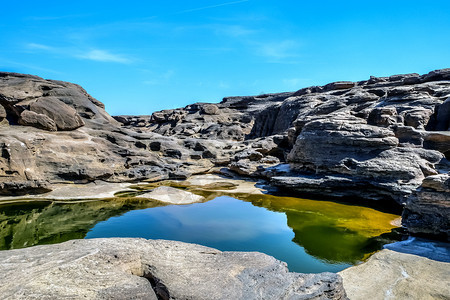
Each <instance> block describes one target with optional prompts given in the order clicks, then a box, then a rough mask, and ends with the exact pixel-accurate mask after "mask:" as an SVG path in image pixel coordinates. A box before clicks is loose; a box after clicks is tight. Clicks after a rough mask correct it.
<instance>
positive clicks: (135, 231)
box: [0, 191, 398, 272]
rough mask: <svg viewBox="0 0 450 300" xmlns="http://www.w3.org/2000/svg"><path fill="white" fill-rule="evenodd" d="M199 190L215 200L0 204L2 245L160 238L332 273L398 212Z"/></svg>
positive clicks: (371, 245)
mask: <svg viewBox="0 0 450 300" xmlns="http://www.w3.org/2000/svg"><path fill="white" fill-rule="evenodd" d="M197 192H198V191H197ZM198 193H200V192H198ZM202 195H204V196H206V197H207V198H208V199H214V200H211V201H208V202H206V203H198V204H192V205H183V206H174V205H170V206H161V204H160V203H158V202H152V201H148V200H138V199H136V198H128V197H125V198H114V199H109V200H102V201H90V202H79V203H51V202H32V203H25V204H24V203H22V204H9V205H2V206H0V249H13V248H22V247H28V246H33V245H37V244H50V243H59V242H63V241H67V240H70V239H76V238H85V237H86V238H94V237H144V238H161V239H169V240H179V241H184V242H191V243H198V244H202V245H206V246H210V247H214V248H218V249H221V250H238V251H261V252H265V253H267V254H270V255H273V256H275V257H276V258H278V259H280V260H283V261H286V262H287V263H288V265H289V268H290V269H291V270H293V271H298V272H322V271H332V272H337V271H339V270H342V269H343V268H345V267H347V266H349V265H350V264H355V263H357V262H359V261H361V260H362V259H364V258H365V257H367V256H368V255H369V254H370V253H371V252H373V251H376V250H378V249H380V248H381V245H382V244H383V243H386V242H389V241H391V239H390V238H389V236H388V238H387V239H386V236H387V235H389V233H390V232H391V230H392V229H393V228H394V227H395V226H394V225H392V224H391V222H392V220H394V219H395V218H397V217H398V216H397V215H394V214H388V213H383V212H379V211H377V210H374V209H371V208H367V207H360V206H352V205H345V204H339V203H335V202H329V201H314V200H307V199H299V198H294V197H279V196H272V195H245V194H235V195H232V196H233V197H229V196H223V195H222V194H220V193H215V192H214V193H211V192H205V191H203V192H202ZM237 199H240V200H237ZM242 200H243V201H242Z"/></svg>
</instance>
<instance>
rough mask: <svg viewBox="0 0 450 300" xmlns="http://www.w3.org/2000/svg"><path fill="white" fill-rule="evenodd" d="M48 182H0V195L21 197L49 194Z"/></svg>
mask: <svg viewBox="0 0 450 300" xmlns="http://www.w3.org/2000/svg"><path fill="white" fill-rule="evenodd" d="M51 190H52V189H51V188H50V186H49V184H48V182H45V181H39V180H28V181H9V182H8V181H3V182H0V195H2V196H3V195H13V196H23V195H29V194H42V193H47V192H50V191H51Z"/></svg>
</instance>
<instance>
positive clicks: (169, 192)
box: [137, 186, 205, 204]
mask: <svg viewBox="0 0 450 300" xmlns="http://www.w3.org/2000/svg"><path fill="white" fill-rule="evenodd" d="M137 197H138V198H150V199H154V200H158V201H161V202H164V203H170V204H191V203H196V202H202V201H203V200H205V198H204V197H202V196H199V195H196V194H193V193H191V192H187V191H183V190H180V189H177V188H173V187H170V186H160V187H157V188H155V189H153V190H151V191H150V192H146V193H144V194H142V195H139V196H137Z"/></svg>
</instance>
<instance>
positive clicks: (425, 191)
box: [402, 174, 450, 241]
mask: <svg viewBox="0 0 450 300" xmlns="http://www.w3.org/2000/svg"><path fill="white" fill-rule="evenodd" d="M449 216H450V174H439V175H434V176H428V177H426V178H425V179H424V180H423V182H422V185H421V187H420V188H419V189H418V191H417V192H415V193H414V194H413V195H411V196H410V197H409V198H408V201H406V206H405V209H404V211H403V214H402V224H403V225H404V226H405V227H406V228H407V229H408V231H409V232H411V233H413V234H427V235H431V236H438V237H441V238H444V239H447V240H448V241H450V222H449Z"/></svg>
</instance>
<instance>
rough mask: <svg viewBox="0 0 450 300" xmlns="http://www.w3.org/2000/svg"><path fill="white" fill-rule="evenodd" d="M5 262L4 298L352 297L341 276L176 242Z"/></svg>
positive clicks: (5, 257)
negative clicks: (292, 269)
mask: <svg viewBox="0 0 450 300" xmlns="http://www.w3.org/2000/svg"><path fill="white" fill-rule="evenodd" d="M0 262H1V263H0V295H2V297H4V298H7V299H62V298H70V299H86V298H87V299H113V298H114V299H246V300H247V299H347V298H346V295H345V292H344V290H343V287H342V280H341V279H340V277H339V276H338V275H336V274H332V273H322V274H308V275H307V274H299V273H290V272H288V270H287V268H286V265H285V264H284V263H282V262H280V261H277V260H276V259H274V258H273V257H270V256H268V255H265V254H262V253H257V252H252V253H246V252H221V251H218V250H215V249H212V248H207V247H203V246H199V245H194V244H185V243H181V242H173V241H162V240H149V241H147V240H143V239H94V240H74V241H70V242H65V243H62V244H57V245H50V246H37V247H32V248H27V249H20V250H9V251H1V252H0Z"/></svg>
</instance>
